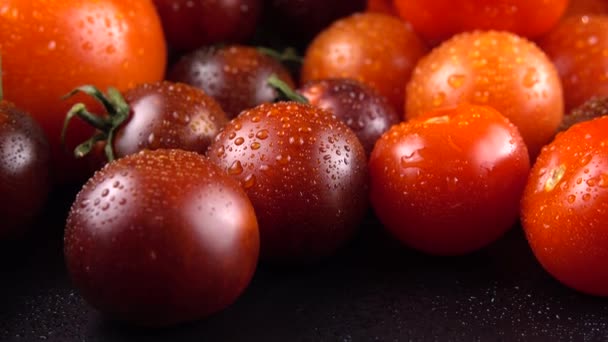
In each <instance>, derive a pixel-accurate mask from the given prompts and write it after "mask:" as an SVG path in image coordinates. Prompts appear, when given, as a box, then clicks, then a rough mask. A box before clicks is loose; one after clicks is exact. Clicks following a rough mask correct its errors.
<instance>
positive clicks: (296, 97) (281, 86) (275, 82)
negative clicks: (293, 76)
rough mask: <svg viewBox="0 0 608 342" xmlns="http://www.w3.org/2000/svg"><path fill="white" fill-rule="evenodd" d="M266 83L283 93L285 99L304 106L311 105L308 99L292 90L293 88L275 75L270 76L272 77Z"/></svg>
mask: <svg viewBox="0 0 608 342" xmlns="http://www.w3.org/2000/svg"><path fill="white" fill-rule="evenodd" d="M266 82H267V83H268V84H269V85H270V86H271V87H273V88H274V89H276V90H278V91H279V92H280V93H281V95H283V96H284V97H286V98H287V99H288V100H290V101H294V102H298V103H304V104H309V103H310V102H309V101H308V99H307V98H305V97H304V96H302V95H301V94H299V93H297V92H296V91H295V90H293V89H291V87H290V86H289V85H288V84H287V83H285V82H283V81H282V80H281V79H280V78H279V77H278V76H277V75H275V74H272V75H270V77H268V80H267V81H266Z"/></svg>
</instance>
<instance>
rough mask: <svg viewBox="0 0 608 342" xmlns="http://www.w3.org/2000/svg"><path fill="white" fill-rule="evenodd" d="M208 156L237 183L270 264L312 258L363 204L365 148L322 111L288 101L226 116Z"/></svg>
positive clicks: (333, 243) (348, 226) (351, 230)
mask: <svg viewBox="0 0 608 342" xmlns="http://www.w3.org/2000/svg"><path fill="white" fill-rule="evenodd" d="M208 156H209V158H210V159H211V161H212V162H214V163H215V164H217V165H219V166H220V168H222V169H223V170H225V171H226V172H227V173H228V174H230V175H231V176H232V177H233V178H235V179H237V180H238V181H239V182H240V183H241V185H242V186H243V187H244V189H245V191H246V192H247V195H249V198H250V199H251V202H252V203H253V206H254V208H255V210H256V214H257V218H258V222H259V224H260V238H261V255H262V258H263V259H264V260H266V261H268V262H271V263H279V264H292V263H309V262H315V261H318V260H319V259H321V258H323V257H327V256H330V255H332V254H334V253H335V252H336V250H337V249H338V248H339V247H341V246H342V245H344V244H345V243H346V242H347V241H349V239H350V238H351V237H352V236H353V235H354V234H355V232H356V231H357V229H358V227H359V225H360V223H361V220H362V218H363V216H364V215H365V212H366V208H367V165H366V157H365V151H364V149H363V147H362V146H361V143H360V142H359V140H358V139H357V137H356V135H355V134H354V133H353V132H352V131H351V130H350V129H349V128H348V127H347V126H346V125H345V124H344V123H342V122H341V121H340V120H338V119H337V118H335V117H333V116H332V115H331V114H330V113H328V112H326V111H324V110H322V109H320V108H317V107H313V106H309V105H305V104H298V103H294V102H281V103H276V104H263V105H260V106H258V107H256V108H253V109H251V110H247V111H245V112H243V113H242V114H241V115H239V116H238V117H237V118H235V119H233V120H232V121H231V122H230V123H229V124H228V125H227V126H226V127H225V129H224V130H223V131H222V133H220V134H219V135H218V137H217V139H216V141H215V143H214V144H213V145H212V146H211V147H210V149H209V151H208Z"/></svg>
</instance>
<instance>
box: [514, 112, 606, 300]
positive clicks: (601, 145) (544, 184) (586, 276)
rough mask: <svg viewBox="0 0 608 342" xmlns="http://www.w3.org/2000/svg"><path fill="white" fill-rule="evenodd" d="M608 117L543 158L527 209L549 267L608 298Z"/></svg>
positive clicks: (558, 142)
mask: <svg viewBox="0 0 608 342" xmlns="http://www.w3.org/2000/svg"><path fill="white" fill-rule="evenodd" d="M607 129H608V117H606V116H604V117H601V118H597V119H594V120H592V121H587V122H583V123H580V124H577V125H574V126H572V127H571V128H570V129H568V130H567V131H565V132H563V133H560V134H559V135H558V136H557V137H556V138H555V140H554V141H553V142H552V143H551V144H549V145H548V146H546V147H545V148H544V149H543V151H542V152H541V154H540V155H539V157H538V159H537V161H536V163H535V165H534V167H533V169H532V172H531V173H530V178H529V180H528V184H527V186H526V190H525V193H524V196H523V200H522V205H521V218H522V226H523V228H524V231H525V232H526V236H527V238H528V241H529V243H530V246H531V248H532V250H533V251H534V254H535V255H536V257H537V259H538V260H539V262H540V263H541V264H542V265H543V267H544V268H545V269H546V270H547V271H548V272H549V273H550V274H552V275H553V276H554V277H555V278H557V279H558V280H559V281H560V282H562V283H564V284H565V285H567V286H569V287H571V288H574V289H576V290H578V291H582V292H585V293H588V294H593V295H599V296H608V270H607V269H606V267H605V262H606V259H607V258H608V228H607V226H606V222H607V221H608V176H607V175H608V144H606V130H607Z"/></svg>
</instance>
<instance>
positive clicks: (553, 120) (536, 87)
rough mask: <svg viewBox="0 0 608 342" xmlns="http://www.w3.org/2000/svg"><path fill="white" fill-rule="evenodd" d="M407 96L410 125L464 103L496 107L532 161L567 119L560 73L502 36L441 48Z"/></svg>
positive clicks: (474, 35) (488, 34)
mask: <svg viewBox="0 0 608 342" xmlns="http://www.w3.org/2000/svg"><path fill="white" fill-rule="evenodd" d="M405 94H406V105H405V107H406V110H405V118H406V119H412V118H415V117H418V116H419V115H422V114H423V113H425V112H427V111H430V110H435V109H437V108H441V107H444V106H454V105H458V104H459V103H463V102H467V103H472V104H478V105H488V106H492V107H494V108H495V109H497V110H498V111H499V112H500V113H501V114H503V115H504V116H506V117H507V118H508V119H509V120H510V121H511V122H513V123H514V124H515V125H516V126H517V128H518V129H519V131H520V132H521V135H522V136H523V138H524V140H525V141H526V145H527V147H528V151H529V153H530V157H531V159H532V160H533V159H534V158H535V157H536V155H538V153H539V152H540V149H541V148H542V146H544V145H545V144H546V143H548V142H549V141H550V140H551V139H552V138H553V137H554V136H555V134H556V132H557V129H558V126H559V125H560V123H561V121H562V118H563V116H564V99H563V96H564V92H563V89H562V85H561V81H560V78H559V75H558V73H557V70H556V67H555V66H554V65H553V63H552V62H551V60H550V59H549V58H548V57H547V55H546V54H545V53H544V52H543V51H542V50H541V49H540V48H539V47H538V46H537V45H536V44H534V43H532V42H531V41H529V40H527V39H525V38H522V37H520V36H517V35H515V34H513V33H509V32H504V31H474V32H466V33H462V34H459V35H456V36H454V37H452V38H451V39H449V40H447V41H445V42H443V43H442V44H441V45H440V46H439V47H437V48H435V49H434V50H433V51H431V52H430V53H429V54H427V55H426V56H425V57H423V58H422V59H421V60H420V61H419V62H418V64H417V65H416V68H415V69H414V72H413V74H412V78H411V80H410V82H409V83H408V85H407V89H406V91H405Z"/></svg>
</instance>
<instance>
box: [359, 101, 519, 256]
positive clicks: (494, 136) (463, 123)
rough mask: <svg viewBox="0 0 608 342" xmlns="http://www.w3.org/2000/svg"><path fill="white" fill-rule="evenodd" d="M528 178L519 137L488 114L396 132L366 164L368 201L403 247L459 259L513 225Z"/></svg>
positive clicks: (463, 108) (450, 115)
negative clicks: (367, 168)
mask: <svg viewBox="0 0 608 342" xmlns="http://www.w3.org/2000/svg"><path fill="white" fill-rule="evenodd" d="M529 170H530V161H529V157H528V151H527V148H526V145H525V143H524V141H523V138H522V137H521V135H520V133H519V131H518V129H517V128H516V127H515V125H513V124H512V123H511V122H510V121H509V120H508V119H507V118H505V117H504V116H503V115H501V114H500V113H499V112H498V111H496V110H495V109H493V108H491V107H487V106H478V105H470V104H462V105H459V106H456V107H446V108H442V109H438V110H434V111H430V112H427V113H426V114H425V115H424V116H421V117H418V118H414V119H411V120H410V121H407V122H403V123H401V124H399V125H396V126H393V127H392V128H391V129H390V130H389V131H388V132H386V133H385V134H384V135H383V136H382V137H381V138H380V140H379V141H378V142H377V143H376V146H375V147H374V150H373V152H372V155H371V157H370V160H369V172H370V198H371V203H372V207H373V208H374V211H375V213H376V215H377V217H378V218H379V220H380V222H382V224H383V225H384V227H385V228H386V229H387V230H388V232H390V233H391V234H392V235H393V236H394V237H395V238H396V239H398V240H399V241H401V242H402V243H403V244H404V245H406V246H409V247H411V248H414V249H417V250H419V251H422V252H424V253H428V254H434V255H461V254H467V253H471V252H474V251H476V250H479V249H481V248H483V247H485V246H487V245H489V244H490V243H492V242H494V241H496V240H497V239H499V238H500V237H501V236H502V235H503V234H504V233H505V232H506V231H508V230H509V229H510V228H512V227H513V226H514V225H515V223H516V222H517V220H518V217H519V216H518V214H519V202H520V199H521V195H522V193H523V189H524V186H525V184H526V179H527V177H528V173H529Z"/></svg>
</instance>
